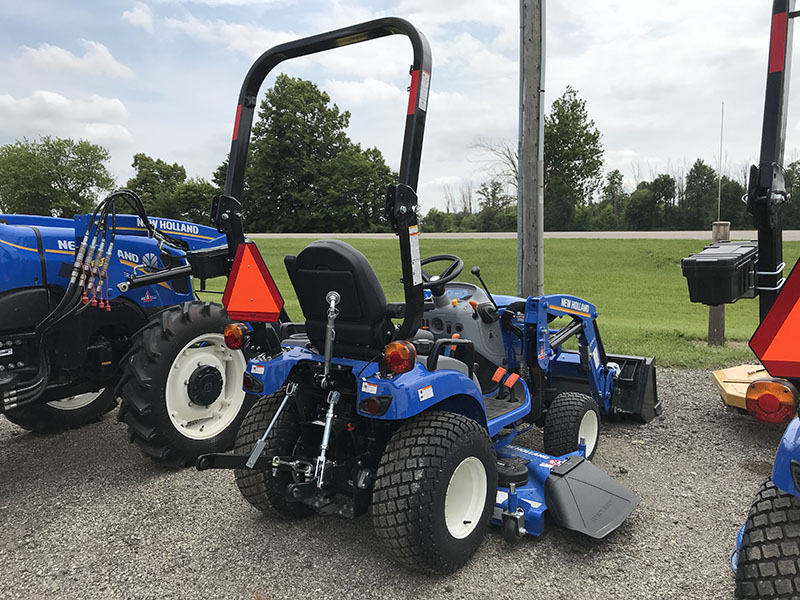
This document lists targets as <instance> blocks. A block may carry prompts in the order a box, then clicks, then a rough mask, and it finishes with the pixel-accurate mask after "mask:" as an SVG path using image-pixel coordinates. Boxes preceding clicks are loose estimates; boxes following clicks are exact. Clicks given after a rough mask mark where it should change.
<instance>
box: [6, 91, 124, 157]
mask: <svg viewBox="0 0 800 600" xmlns="http://www.w3.org/2000/svg"><path fill="white" fill-rule="evenodd" d="M127 117H128V111H127V110H126V109H125V105H124V104H123V103H122V101H121V100H119V99H117V98H106V97H103V96H97V95H92V96H89V98H87V99H70V98H67V97H65V96H62V95H61V94H57V93H55V92H50V91H45V90H37V91H36V92H34V93H33V94H31V95H30V96H29V97H27V98H14V97H13V96H9V95H0V122H2V123H4V124H5V125H4V127H3V137H7V138H12V139H19V138H22V137H28V138H32V137H39V136H43V135H51V136H59V137H72V138H81V139H87V140H89V141H91V142H94V143H97V144H103V145H108V144H119V143H127V142H130V141H131V134H130V132H129V131H128V129H127V128H126V127H125V125H124V124H123V123H124V121H125V120H126V119H127Z"/></svg>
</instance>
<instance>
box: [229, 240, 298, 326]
mask: <svg viewBox="0 0 800 600" xmlns="http://www.w3.org/2000/svg"><path fill="white" fill-rule="evenodd" d="M222 303H223V304H224V305H225V308H226V310H227V311H228V316H229V317H230V318H231V319H238V320H242V321H264V322H267V323H274V322H276V321H277V320H278V317H279V315H280V314H281V310H282V309H283V297H282V296H281V293H280V292H279V291H278V287H277V286H276V285H275V282H274V281H273V279H272V275H270V273H269V269H267V265H266V263H264V259H263V258H262V257H261V253H260V252H259V251H258V247H257V246H256V245H255V243H254V242H247V243H244V244H239V248H238V249H237V250H236V258H235V259H234V261H233V268H232V269H231V274H230V276H229V277H228V283H227V285H226V286H225V294H224V295H223V296H222Z"/></svg>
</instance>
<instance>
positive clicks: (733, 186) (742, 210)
mask: <svg viewBox="0 0 800 600" xmlns="http://www.w3.org/2000/svg"><path fill="white" fill-rule="evenodd" d="M720 192H721V194H720V218H721V219H722V220H723V221H730V223H731V228H732V229H750V228H751V227H752V226H753V220H752V218H751V217H750V215H748V214H747V204H745V203H744V202H742V197H743V196H744V195H745V193H746V190H745V189H744V186H743V185H742V184H741V183H739V182H738V181H734V180H733V179H730V178H729V177H728V176H726V175H723V176H722V189H721V190H720Z"/></svg>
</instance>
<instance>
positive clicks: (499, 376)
mask: <svg viewBox="0 0 800 600" xmlns="http://www.w3.org/2000/svg"><path fill="white" fill-rule="evenodd" d="M505 374H506V370H505V369H504V368H503V367H497V370H496V371H495V372H494V375H492V381H494V382H495V383H500V380H501V379H502V378H503V375H505Z"/></svg>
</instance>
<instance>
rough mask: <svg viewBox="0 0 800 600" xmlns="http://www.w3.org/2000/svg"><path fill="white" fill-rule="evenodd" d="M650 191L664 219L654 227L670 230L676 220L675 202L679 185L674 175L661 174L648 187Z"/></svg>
mask: <svg viewBox="0 0 800 600" xmlns="http://www.w3.org/2000/svg"><path fill="white" fill-rule="evenodd" d="M648 189H649V190H650V191H651V192H653V196H654V197H655V200H656V203H657V204H658V206H659V207H661V210H662V212H663V219H662V220H661V222H660V223H656V224H654V227H663V228H664V229H669V228H670V227H672V226H673V221H674V220H675V216H674V213H675V200H676V198H677V185H676V183H675V178H674V177H672V175H668V174H666V173H661V174H660V175H658V177H656V178H655V179H653V181H652V182H651V183H650V184H649V185H648Z"/></svg>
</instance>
